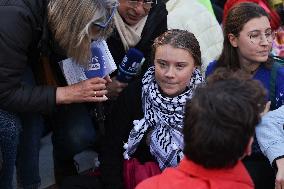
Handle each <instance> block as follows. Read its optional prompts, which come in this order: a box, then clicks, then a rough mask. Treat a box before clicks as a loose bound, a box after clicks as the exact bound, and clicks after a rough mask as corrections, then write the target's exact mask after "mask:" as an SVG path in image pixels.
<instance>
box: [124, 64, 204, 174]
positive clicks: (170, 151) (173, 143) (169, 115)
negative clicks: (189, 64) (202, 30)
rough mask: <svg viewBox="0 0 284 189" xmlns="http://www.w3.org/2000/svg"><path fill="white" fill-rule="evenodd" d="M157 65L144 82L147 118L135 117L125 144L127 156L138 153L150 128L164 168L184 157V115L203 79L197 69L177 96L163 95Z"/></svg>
mask: <svg viewBox="0 0 284 189" xmlns="http://www.w3.org/2000/svg"><path fill="white" fill-rule="evenodd" d="M154 71H155V68H154V67H150V68H149V70H148V71H147V72H146V73H145V75H144V77H143V80H142V83H143V88H142V107H143V111H144V118H142V119H141V120H134V121H133V123H134V128H133V129H132V130H131V132H130V135H129V138H128V142H127V143H125V144H124V146H123V147H124V149H125V152H124V153H123V155H124V158H125V159H129V158H130V156H131V155H132V154H133V153H134V152H135V150H136V149H137V146H138V145H139V143H140V141H141V139H142V138H143V136H144V134H145V133H148V131H149V130H151V132H149V135H150V136H149V139H150V152H151V154H152V155H153V156H154V157H155V158H156V160H157V162H158V163H159V167H160V168H161V169H162V170H163V169H165V168H166V167H172V166H176V165H177V164H178V163H179V161H180V160H181V159H182V158H183V152H182V150H183V134H182V128H183V117H184V107H185V103H186V101H187V100H188V99H191V97H192V94H193V91H194V89H195V88H196V86H197V85H198V84H200V83H202V82H203V78H202V75H201V73H200V71H199V70H198V69H195V70H194V72H193V74H192V77H191V80H190V83H189V85H188V88H187V90H186V91H185V92H183V93H182V94H180V95H178V96H176V97H173V98H171V97H166V96H163V95H162V94H161V93H160V91H159V89H158V84H157V82H156V80H155V76H154Z"/></svg>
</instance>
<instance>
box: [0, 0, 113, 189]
mask: <svg viewBox="0 0 284 189" xmlns="http://www.w3.org/2000/svg"><path fill="white" fill-rule="evenodd" d="M117 5H118V4H117V2H116V0H80V1H77V0H71V1H70V0H50V1H49V2H48V1H46V0H17V1H14V0H6V1H1V2H0V33H1V37H0V49H1V51H0V109H1V110H0V145H1V152H2V155H3V165H2V169H1V171H0V188H1V189H11V188H13V187H12V180H13V170H14V164H15V161H16V156H17V176H18V178H17V180H18V184H19V187H20V188H25V189H28V188H33V189H34V188H38V187H39V185H40V177H39V167H38V166H39V165H38V163H39V162H38V158H39V157H38V155H39V147H40V142H39V141H40V138H41V135H42V129H43V121H42V115H41V114H42V113H43V114H49V115H52V114H53V115H55V116H54V117H53V120H54V121H55V128H56V129H55V132H54V136H53V144H54V158H55V172H56V173H58V172H60V171H61V173H62V174H61V175H64V174H66V172H67V174H74V172H75V171H70V169H71V168H69V170H67V171H66V169H65V172H64V168H62V166H63V165H62V163H63V162H67V165H65V167H67V166H73V162H72V161H71V160H72V158H73V155H74V154H75V153H77V152H79V151H80V150H82V148H84V147H86V146H88V145H89V144H90V143H92V141H93V140H94V128H93V124H92V121H91V117H90V116H89V115H88V112H87V109H86V107H85V105H84V104H83V103H84V102H102V101H105V100H107V98H106V97H105V94H106V93H107V91H106V83H107V82H109V81H110V80H109V79H108V78H106V79H103V78H92V79H88V80H85V81H82V82H79V83H77V84H74V85H70V86H66V84H65V83H64V85H63V84H62V85H60V86H59V87H54V86H47V85H39V84H38V83H37V81H36V80H35V75H36V74H41V73H39V70H37V66H38V64H39V61H38V59H39V55H40V53H44V52H43V50H45V49H43V47H45V46H44V45H43V44H44V40H45V38H44V37H43V36H46V34H47V33H46V32H47V31H48V30H51V31H52V34H53V38H54V40H55V41H56V42H57V43H58V44H59V47H60V49H61V50H58V49H56V48H55V45H54V44H53V45H52V48H53V49H52V51H51V52H52V53H54V52H62V53H57V54H58V56H54V57H51V58H52V59H53V60H62V58H65V56H66V55H67V56H68V57H72V58H73V59H74V60H76V61H77V62H78V63H79V64H82V65H85V64H86V62H88V60H89V58H90V44H91V41H92V40H96V39H98V38H104V37H106V34H107V33H109V31H110V27H109V26H110V24H109V23H110V21H111V18H112V16H113V13H114V12H115V11H116V7H117ZM47 28H48V29H47ZM47 40H48V42H49V41H50V39H49V38H48V39H47ZM41 50H42V52H41ZM55 64H57V63H55ZM58 74H60V73H58ZM61 77H62V76H61ZM72 103H76V104H73V105H71V104H72ZM82 123H83V124H82ZM71 124H72V125H74V124H81V126H82V127H88V129H89V132H88V133H87V134H86V133H80V132H81V130H76V131H72V129H69V128H68V127H69V126H70V125H71ZM59 129H61V130H64V129H65V130H64V131H65V132H64V133H63V131H61V134H60V131H59ZM66 130H67V131H68V132H67V131H66ZM72 132H73V134H72ZM74 133H76V134H77V133H80V134H81V135H83V134H85V137H83V138H82V139H81V138H78V137H74V136H76V134H74ZM63 134H64V135H63ZM62 136H64V137H62ZM65 136H66V137H65ZM71 136H72V137H73V138H72V137H71ZM70 138H72V140H69V139H70ZM18 144H19V146H17V145H18ZM17 147H18V148H17ZM17 149H18V153H17ZM64 150H65V151H64ZM63 155H64V156H63ZM68 163H69V164H68ZM63 167H64V166H63ZM58 170H59V171H58ZM72 170H74V169H72ZM63 172H64V174H63ZM56 178H58V177H57V176H56Z"/></svg>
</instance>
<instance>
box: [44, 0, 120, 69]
mask: <svg viewBox="0 0 284 189" xmlns="http://www.w3.org/2000/svg"><path fill="white" fill-rule="evenodd" d="M117 6H118V2H117V0H80V1H77V0H71V1H70V0H51V1H50V2H49V5H48V22H49V24H50V28H51V30H52V32H53V33H54V36H55V39H56V40H57V41H58V43H59V45H60V46H61V47H62V48H63V49H64V50H65V51H66V53H67V56H70V57H72V58H74V59H75V60H76V61H77V62H78V63H80V64H87V63H88V60H89V58H90V54H91V51H90V44H91V42H92V40H96V39H100V38H101V39H102V38H106V37H107V36H108V35H109V34H110V33H111V30H112V17H113V15H114V13H115V12H116V9H117Z"/></svg>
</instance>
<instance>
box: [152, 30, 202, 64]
mask: <svg viewBox="0 0 284 189" xmlns="http://www.w3.org/2000/svg"><path fill="white" fill-rule="evenodd" d="M163 45H171V46H172V47H174V48H178V49H184V50H186V51H188V52H189V53H190V54H191V55H192V57H193V59H194V63H195V65H196V66H201V51H200V46H199V42H198V41H197V39H196V38H195V36H194V34H193V33H191V32H189V31H186V30H179V29H172V30H168V31H166V32H165V33H163V34H162V35H160V36H159V37H157V38H156V39H155V41H154V44H153V46H152V49H153V50H152V52H153V54H152V55H153V56H152V57H153V58H154V57H155V52H156V50H157V48H158V47H160V46H163Z"/></svg>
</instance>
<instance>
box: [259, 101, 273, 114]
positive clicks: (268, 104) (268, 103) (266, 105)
mask: <svg viewBox="0 0 284 189" xmlns="http://www.w3.org/2000/svg"><path fill="white" fill-rule="evenodd" d="M270 105H271V101H268V102H267V103H266V104H265V108H264V110H263V112H262V113H261V114H260V115H261V116H264V115H265V114H266V113H267V112H269V110H270Z"/></svg>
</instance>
